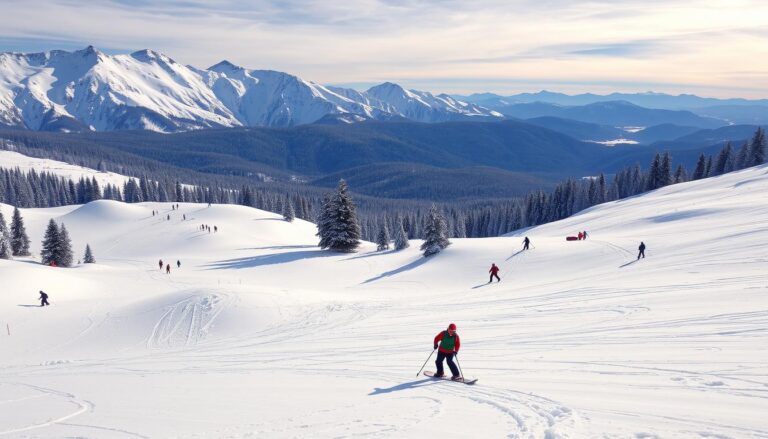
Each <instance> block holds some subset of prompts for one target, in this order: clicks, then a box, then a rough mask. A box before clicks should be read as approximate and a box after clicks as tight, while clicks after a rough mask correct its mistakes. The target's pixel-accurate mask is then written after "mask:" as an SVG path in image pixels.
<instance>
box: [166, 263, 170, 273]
mask: <svg viewBox="0 0 768 439" xmlns="http://www.w3.org/2000/svg"><path fill="white" fill-rule="evenodd" d="M165 274H171V264H168V265H166V266H165Z"/></svg>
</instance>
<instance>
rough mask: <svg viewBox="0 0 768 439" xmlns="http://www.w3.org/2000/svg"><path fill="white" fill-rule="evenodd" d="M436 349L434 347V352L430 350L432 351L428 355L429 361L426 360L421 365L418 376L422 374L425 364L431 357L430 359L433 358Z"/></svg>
mask: <svg viewBox="0 0 768 439" xmlns="http://www.w3.org/2000/svg"><path fill="white" fill-rule="evenodd" d="M435 350H436V349H432V352H430V353H429V357H427V361H425V362H424V364H423V365H422V366H421V369H419V371H418V372H416V376H419V375H421V371H422V370H424V366H426V365H427V362H428V361H429V359H430V358H432V354H434V353H435Z"/></svg>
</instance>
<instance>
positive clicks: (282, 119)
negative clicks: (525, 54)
mask: <svg viewBox="0 0 768 439" xmlns="http://www.w3.org/2000/svg"><path fill="white" fill-rule="evenodd" d="M390 86H393V85H391V84H385V85H382V86H380V87H387V88H389V87H390ZM394 87H397V88H399V86H394ZM375 89H376V88H374V89H371V90H369V91H368V92H366V93H358V92H355V91H353V90H346V89H331V88H326V87H323V86H321V85H319V84H315V83H313V82H310V81H305V80H303V79H300V78H297V77H295V76H293V75H289V74H286V73H281V72H274V71H268V70H249V69H245V68H242V67H238V66H235V65H233V64H231V63H229V62H226V61H222V62H221V63H219V64H216V65H214V66H212V67H210V68H209V69H207V70H201V69H196V68H194V67H190V66H184V65H181V64H179V63H177V62H175V61H174V60H173V59H171V58H169V57H168V56H166V55H163V54H161V53H157V52H154V51H152V50H141V51H138V52H134V53H132V54H130V55H114V56H110V55H106V54H104V53H102V52H99V51H98V50H96V49H94V48H93V47H91V46H89V47H87V48H85V49H83V50H78V51H74V52H67V51H62V50H53V51H50V52H43V53H30V54H25V53H11V52H5V53H0V125H7V126H15V127H25V128H29V129H33V130H48V131H72V130H87V129H90V130H98V131H106V130H117V129H150V130H156V131H164V132H170V131H183V130H189V129H197V128H209V127H228V126H277V127H283V126H292V125H298V124H305V123H311V122H314V121H316V120H318V119H320V118H322V117H323V116H325V115H327V114H359V115H362V116H366V117H370V118H375V119H389V118H391V117H392V116H404V117H408V118H410V119H414V120H418V121H421V122H439V121H445V120H454V119H458V118H465V117H487V118H498V117H500V115H499V114H498V113H495V112H492V111H490V110H486V109H484V108H482V107H479V106H476V105H472V104H466V103H463V102H460V101H456V100H454V99H452V98H450V97H449V96H447V95H441V96H437V97H436V96H433V95H432V94H430V93H426V92H416V91H410V92H407V91H405V90H402V89H401V88H400V90H401V91H402V92H401V93H390V94H385V93H374V91H375ZM368 94H371V96H370V97H369V96H368ZM358 95H359V96H358Z"/></svg>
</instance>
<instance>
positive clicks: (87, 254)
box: [83, 244, 96, 264]
mask: <svg viewBox="0 0 768 439" xmlns="http://www.w3.org/2000/svg"><path fill="white" fill-rule="evenodd" d="M83 262H84V263H86V264H95V263H96V258H94V257H93V252H92V251H91V246H90V244H85V255H84V256H83Z"/></svg>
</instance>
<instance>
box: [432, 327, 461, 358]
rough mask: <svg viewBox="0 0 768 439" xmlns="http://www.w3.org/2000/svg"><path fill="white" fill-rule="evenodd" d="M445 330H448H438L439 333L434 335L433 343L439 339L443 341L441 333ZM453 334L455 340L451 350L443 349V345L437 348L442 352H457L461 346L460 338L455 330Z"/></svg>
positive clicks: (438, 341)
mask: <svg viewBox="0 0 768 439" xmlns="http://www.w3.org/2000/svg"><path fill="white" fill-rule="evenodd" d="M446 332H448V331H440V333H439V334H437V336H435V344H438V343H440V342H441V341H443V335H444V334H445V333H446ZM453 336H454V337H455V338H456V341H455V343H454V346H453V350H452V351H451V350H447V349H443V347H442V346H440V349H439V350H440V352H442V353H444V354H452V353H454V352H459V348H460V347H461V339H460V338H459V334H458V333H457V332H454V333H453Z"/></svg>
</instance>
